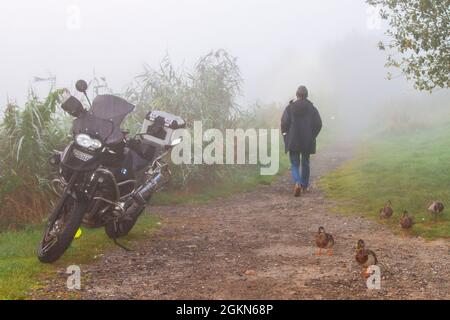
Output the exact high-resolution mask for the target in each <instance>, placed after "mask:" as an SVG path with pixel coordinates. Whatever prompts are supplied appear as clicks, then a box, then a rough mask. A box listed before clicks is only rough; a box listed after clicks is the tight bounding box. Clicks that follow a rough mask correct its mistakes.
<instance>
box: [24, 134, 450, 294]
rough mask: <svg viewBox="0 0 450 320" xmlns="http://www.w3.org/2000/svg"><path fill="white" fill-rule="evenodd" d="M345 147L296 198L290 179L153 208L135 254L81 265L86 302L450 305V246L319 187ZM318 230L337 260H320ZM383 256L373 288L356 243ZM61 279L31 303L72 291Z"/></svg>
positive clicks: (346, 150) (326, 158)
mask: <svg viewBox="0 0 450 320" xmlns="http://www.w3.org/2000/svg"><path fill="white" fill-rule="evenodd" d="M351 146H352V144H351V143H349V142H346V141H340V142H338V143H335V144H334V145H333V146H330V147H329V148H327V149H324V150H322V151H321V152H320V153H319V154H318V155H317V156H315V157H314V158H313V160H312V166H313V168H312V169H313V172H312V178H313V181H314V183H313V187H312V190H311V192H309V193H308V194H306V195H304V196H303V197H301V198H294V197H292V196H291V184H290V180H289V176H288V175H286V176H284V177H281V178H280V179H278V180H277V181H276V182H275V183H273V184H272V185H271V186H261V187H259V188H258V189H257V190H256V191H253V192H249V193H245V194H238V195H235V196H232V197H228V198H225V199H219V200H215V201H213V202H210V203H209V204H205V205H201V206H175V207H154V208H152V211H153V212H155V213H158V214H159V215H160V217H161V222H162V228H161V229H160V230H159V231H158V232H156V233H155V234H154V235H153V236H152V237H151V238H150V239H149V240H146V241H141V242H137V243H134V244H133V246H132V247H133V248H134V249H135V251H134V252H125V251H123V250H120V249H117V250H115V251H112V252H110V253H107V254H105V255H104V256H103V257H102V258H101V259H99V261H98V262H96V263H94V264H91V265H85V266H81V270H82V290H81V291H80V292H79V293H77V294H76V297H77V298H81V299H450V260H449V247H450V246H449V243H448V242H447V241H444V240H440V241H435V242H425V241H424V240H422V239H419V238H408V239H402V238H401V237H399V236H396V235H394V234H393V233H392V232H391V231H389V230H388V229H387V228H386V227H384V226H383V225H381V224H378V223H376V222H372V221H368V220H365V219H363V218H362V217H358V216H345V215H339V214H335V213H331V212H330V208H331V207H332V206H333V205H334V203H333V202H332V201H329V200H326V199H324V197H323V195H322V193H321V191H320V190H319V189H317V188H316V187H315V185H316V183H317V181H318V179H320V175H323V174H325V173H326V172H329V171H330V170H332V169H334V168H335V167H336V166H338V165H340V164H342V163H343V162H344V161H345V160H348V159H349V158H350V157H351V156H352V152H351V151H352V148H351ZM319 226H324V227H325V229H326V230H327V231H328V232H330V233H332V234H333V235H334V237H335V240H336V245H335V250H334V251H335V252H334V256H332V257H329V256H326V255H325V256H321V257H316V256H315V255H314V252H315V247H314V236H315V233H316V231H317V229H318V227H319ZM360 238H361V239H364V240H365V242H366V244H367V246H368V247H369V248H370V249H372V250H374V251H375V252H376V253H377V256H378V258H379V265H380V267H381V274H382V282H381V287H382V289H381V290H368V289H367V288H366V284H365V280H364V279H363V278H362V277H361V275H360V272H361V268H360V267H359V266H358V265H357V263H356V262H355V261H354V260H355V258H354V256H355V250H354V247H355V245H356V242H357V240H358V239H360ZM65 281H66V278H65V277H55V278H53V279H51V280H48V281H47V282H48V285H47V287H46V288H44V289H40V290H39V291H36V292H34V293H33V294H32V297H33V298H38V299H39V298H62V297H65V296H66V295H67V291H66V289H65Z"/></svg>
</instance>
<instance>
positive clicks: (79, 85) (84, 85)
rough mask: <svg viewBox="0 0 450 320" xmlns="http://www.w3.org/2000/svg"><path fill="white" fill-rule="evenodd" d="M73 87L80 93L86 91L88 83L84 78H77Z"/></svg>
mask: <svg viewBox="0 0 450 320" xmlns="http://www.w3.org/2000/svg"><path fill="white" fill-rule="evenodd" d="M75 88H77V91H79V92H81V93H86V90H87V88H88V84H87V82H86V81H84V80H78V81H77V83H76V84H75Z"/></svg>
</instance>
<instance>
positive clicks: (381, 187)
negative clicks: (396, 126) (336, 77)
mask: <svg viewBox="0 0 450 320" xmlns="http://www.w3.org/2000/svg"><path fill="white" fill-rule="evenodd" d="M449 136H450V124H447V125H444V126H441V127H439V128H428V129H421V130H420V131H414V132H403V133H396V134H382V135H378V136H376V137H374V138H371V139H369V140H368V141H366V142H365V143H364V144H363V146H362V147H360V149H359V152H358V154H357V156H356V158H355V160H352V161H350V162H348V163H347V164H345V165H344V166H342V167H341V168H339V169H338V170H336V171H335V172H333V173H330V174H328V175H327V176H325V177H323V178H322V179H321V182H320V183H321V186H322V187H323V189H324V190H325V194H326V196H327V197H330V198H333V199H337V200H341V201H340V203H341V204H340V205H339V206H338V208H337V210H338V211H339V212H347V213H349V214H359V215H363V216H366V217H369V218H372V219H377V220H378V217H379V209H380V208H381V207H382V206H383V204H384V203H385V202H386V201H387V200H391V201H392V203H393V208H394V216H393V218H392V219H390V221H388V222H386V224H387V225H389V226H390V227H392V228H393V229H394V230H395V231H397V232H399V231H400V230H399V226H398V222H399V217H400V215H401V213H402V212H403V210H408V211H409V212H410V215H412V216H413V218H414V220H415V222H416V224H415V226H414V228H413V230H412V232H411V233H412V234H413V235H417V236H421V237H423V238H426V239H430V240H431V239H437V238H450V212H449V211H448V210H447V211H444V214H443V215H442V216H441V217H440V218H438V219H437V220H435V219H433V218H432V217H431V216H430V215H429V214H428V213H427V208H428V206H429V204H430V203H431V202H432V201H434V200H440V201H443V202H444V204H445V202H446V201H447V204H448V200H449V199H450V165H449V164H450V148H448V137H449Z"/></svg>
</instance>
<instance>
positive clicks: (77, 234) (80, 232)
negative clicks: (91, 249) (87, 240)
mask: <svg viewBox="0 0 450 320" xmlns="http://www.w3.org/2000/svg"><path fill="white" fill-rule="evenodd" d="M82 234H83V231H81V228H78V230H77V233H75V237H74V239H79V238H80V237H81V235H82Z"/></svg>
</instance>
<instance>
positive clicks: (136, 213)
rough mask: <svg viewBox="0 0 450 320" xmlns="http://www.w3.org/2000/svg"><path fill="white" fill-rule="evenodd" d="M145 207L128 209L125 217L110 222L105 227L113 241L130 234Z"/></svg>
mask: <svg viewBox="0 0 450 320" xmlns="http://www.w3.org/2000/svg"><path fill="white" fill-rule="evenodd" d="M144 209H145V207H141V208H134V207H133V206H131V207H130V208H128V209H127V212H126V213H125V215H124V217H121V218H119V220H118V221H114V222H109V223H107V224H106V225H105V232H106V234H107V235H108V237H110V238H111V239H117V238H122V237H125V236H126V235H128V233H130V231H131V229H133V227H134V225H135V224H136V222H137V220H138V218H139V217H140V215H141V214H142V212H143V211H144Z"/></svg>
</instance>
